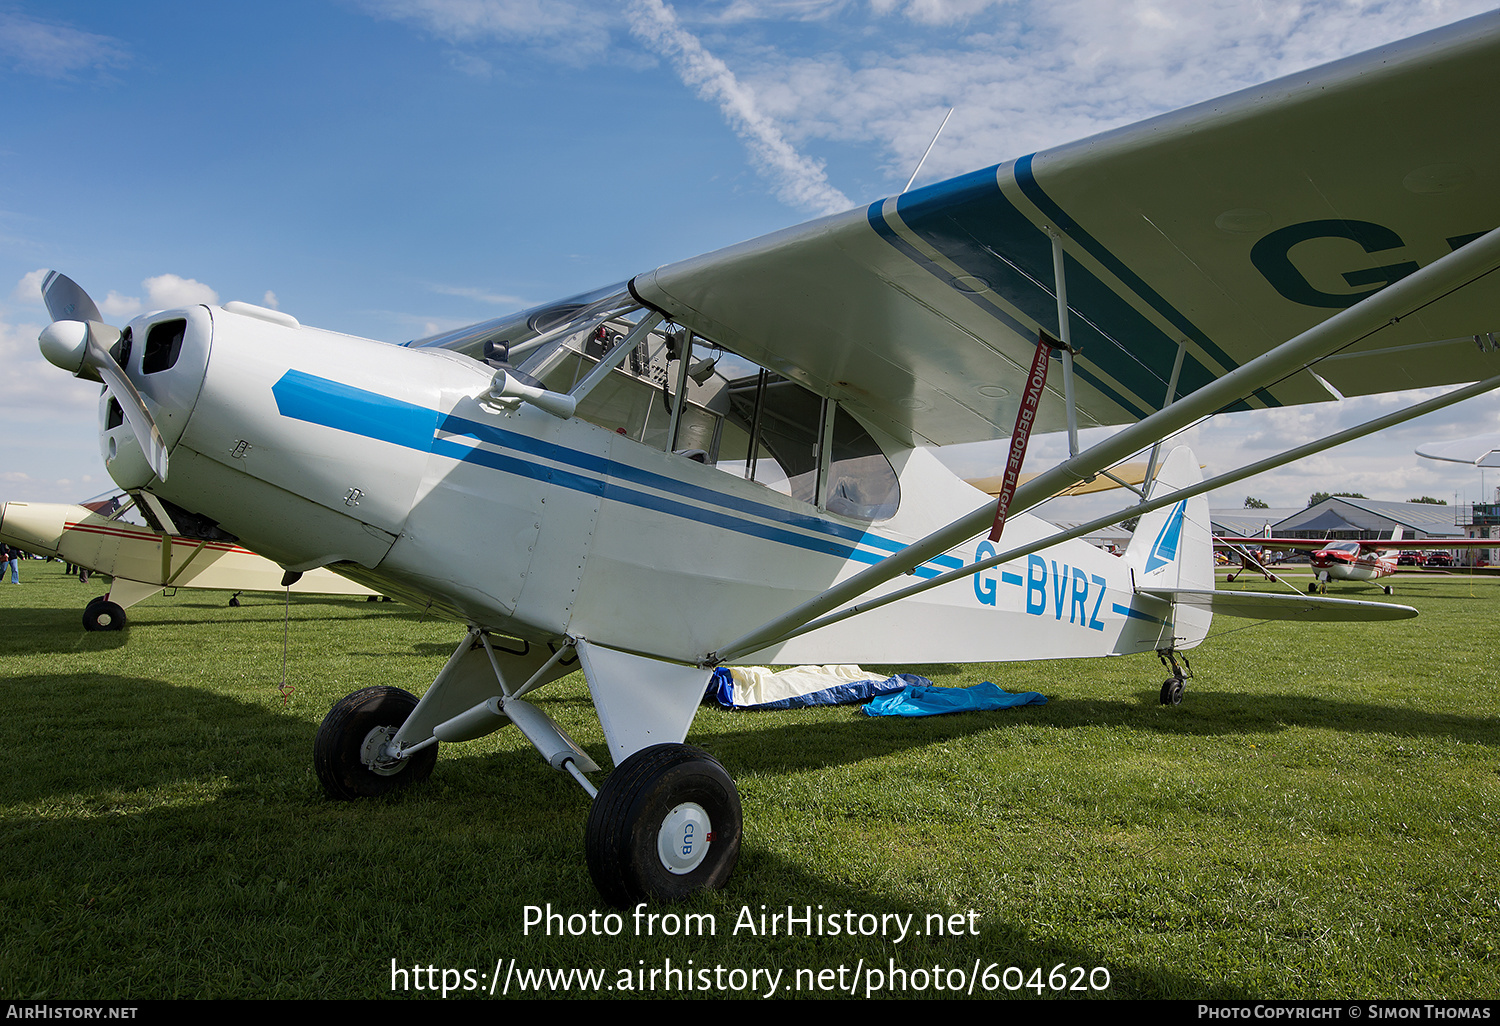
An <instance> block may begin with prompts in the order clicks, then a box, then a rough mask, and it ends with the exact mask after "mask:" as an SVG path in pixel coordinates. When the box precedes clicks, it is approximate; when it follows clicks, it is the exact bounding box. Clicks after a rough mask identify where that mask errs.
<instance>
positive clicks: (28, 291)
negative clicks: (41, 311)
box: [10, 267, 47, 306]
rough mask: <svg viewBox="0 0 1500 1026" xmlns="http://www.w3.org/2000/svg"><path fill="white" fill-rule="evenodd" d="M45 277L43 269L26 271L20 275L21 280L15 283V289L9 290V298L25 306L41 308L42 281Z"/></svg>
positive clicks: (45, 272) (45, 273)
mask: <svg viewBox="0 0 1500 1026" xmlns="http://www.w3.org/2000/svg"><path fill="white" fill-rule="evenodd" d="M46 277H47V269H46V268H45V267H42V268H38V269H37V270H35V271H27V272H26V273H25V274H23V275H21V280H20V281H18V282H16V287H15V288H14V289H12V290H11V293H10V298H11V299H12V300H14V301H15V302H17V303H25V304H26V305H27V306H41V305H42V280H43V279H44V278H46Z"/></svg>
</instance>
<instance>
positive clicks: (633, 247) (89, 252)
mask: <svg viewBox="0 0 1500 1026" xmlns="http://www.w3.org/2000/svg"><path fill="white" fill-rule="evenodd" d="M1488 6H1489V5H1487V4H1485V3H1477V2H1462V0H1420V2H1418V0H1413V2H1396V0H1390V2H1311V0H1307V2H1293V0H1261V2H1259V3H1253V4H1252V3H1246V2H1244V0H1233V2H1230V0H1195V2H1186V0H1157V2H1153V3H1146V2H1138V0H1113V2H1110V0H1052V2H1046V3H1043V2H1030V0H727V2H723V0H716V2H704V3H696V4H688V3H678V4H667V3H664V2H662V0H630V2H623V3H597V2H593V0H298V2H294V3H285V2H277V0H263V2H260V3H257V4H254V5H229V4H217V3H211V4H204V3H197V2H186V0H184V2H165V0H158V2H152V0H142V2H138V3H134V4H111V3H98V2H93V3H84V2H68V0H47V2H45V3H43V2H28V0H0V96H3V102H0V368H3V370H4V386H3V388H0V438H3V441H4V444H3V450H0V451H3V453H4V459H3V463H0V499H23V500H31V501H76V500H78V499H81V498H83V497H85V496H88V495H92V494H95V493H97V492H100V491H103V490H105V489H106V488H108V487H109V486H110V485H109V481H108V477H107V475H106V474H105V473H104V470H103V466H102V463H101V461H100V458H99V456H98V451H97V444H96V440H95V427H94V416H95V414H94V406H95V398H96V395H97V386H90V385H87V384H85V383H81V382H75V381H70V380H69V379H67V378H66V376H64V375H63V374H61V373H59V372H57V371H55V370H54V369H52V368H50V367H49V366H47V365H45V364H44V363H43V362H42V360H41V358H40V356H39V354H38V352H37V348H36V335H37V332H38V331H39V330H40V329H41V328H42V326H43V325H44V324H45V323H46V320H47V317H46V311H45V310H44V309H43V307H42V305H41V301H40V296H39V294H37V292H36V282H37V279H38V274H37V272H38V271H40V270H42V269H45V268H57V269H59V270H62V271H64V272H65V273H67V274H68V275H69V276H71V277H73V278H74V279H75V280H77V281H78V282H79V283H80V284H81V285H83V286H84V288H86V289H87V290H88V291H89V292H90V294H92V295H93V296H94V298H95V299H96V301H98V302H99V303H100V305H101V307H102V308H103V309H104V311H105V313H106V314H107V315H108V316H110V317H111V318H113V319H115V322H116V323H123V322H124V321H125V320H127V319H129V317H130V316H133V315H134V314H136V313H140V312H143V311H145V310H149V309H155V308H160V307H163V306H170V305H177V304H179V303H181V302H185V301H189V302H190V301H202V300H208V301H210V302H213V301H228V300H230V299H243V300H247V301H250V302H256V303H263V304H268V305H275V306H278V307H279V308H281V309H283V310H286V311H287V312H289V313H292V314H294V315H295V316H297V317H298V318H299V319H300V320H302V321H303V322H304V323H308V324H314V325H317V326H320V327H327V328H333V329H336V330H340V331H346V332H349V333H351V334H356V335H362V336H367V337H370V338H375V339H381V340H385V341H392V342H401V341H405V340H407V339H409V338H413V337H419V336H421V335H424V334H428V333H430V332H432V331H436V330H440V329H443V328H449V327H456V326H459V325H462V324H467V323H471V322H473V321H477V320H482V319H485V318H489V317H494V316H497V315H500V314H503V313H507V312H509V311H512V310H515V309H518V308H520V307H523V306H528V305H532V304H534V303H538V302H543V301H546V300H550V299H555V298H558V297H561V296H565V295H569V294H572V293H576V292H580V291H583V290H585V289H590V288H593V287H595V286H598V285H602V284H606V283H609V282H612V281H617V280H620V279H623V278H627V277H629V276H630V275H632V274H636V273H639V272H641V271H644V270H647V269H649V268H651V267H654V266H656V265H659V264H662V263H665V262H668V261H671V260H676V259H681V258H684V257H688V256H692V255H694V254H697V253H701V252H705V251H708V250H711V249H715V248H717V247H719V246H723V245H727V244H730V243H733V242H737V241H740V240H742V239H746V238H751V237H753V236H756V235H760V234H764V233H765V232H768V231H772V230H775V229H777V228H781V227H785V226H787V225H790V224H795V223H797V222H799V221H803V220H806V219H808V218H810V217H813V216H816V215H818V214H821V213H825V212H829V211H832V210H837V209H844V208H847V207H848V206H852V205H856V204H863V203H866V202H869V201H871V200H874V199H877V198H879V197H881V196H885V195H889V194H892V193H895V192H898V191H899V190H900V189H901V187H902V186H903V185H904V184H905V181H906V179H907V177H908V175H910V173H911V171H912V169H913V168H914V167H915V166H916V163H917V160H918V158H919V157H920V156H921V154H922V151H923V150H924V149H925V148H926V146H927V144H928V141H929V140H930V138H931V136H932V133H933V131H934V130H935V129H936V128H937V126H938V124H939V122H940V121H941V120H942V117H943V114H944V112H946V111H947V109H948V108H949V107H956V108H957V110H956V113H955V114H954V116H953V118H952V120H951V122H950V123H949V125H948V127H947V128H946V129H945V131H944V133H943V136H942V137H941V139H940V140H939V143H938V145H937V147H936V148H935V149H934V151H933V154H932V156H931V157H930V158H929V159H928V162H927V164H926V165H925V166H924V168H923V172H922V177H921V179H920V180H921V181H932V180H936V179H938V178H942V177H947V176H949V175H952V174H958V173H961V172H964V171H969V170H973V169H975V168H978V167H983V166H987V165H990V164H994V163H996V162H998V161H1001V160H1005V159H1009V158H1012V157H1016V156H1020V155H1023V154H1025V153H1029V152H1032V151H1035V150H1037V149H1041V148H1043V147H1046V146H1049V145H1053V144H1058V143H1062V142H1067V141H1069V140H1072V139H1075V138H1079V137H1082V136H1085V135H1088V134H1091V133H1092V132H1095V131H1099V130H1102V129H1105V128H1109V127H1114V126H1117V125H1121V124H1127V123H1130V122H1132V121H1136V120H1139V119H1141V118H1143V117H1147V116H1150V115H1152V114H1156V113H1160V112H1162V111H1164V110H1169V109H1173V108H1176V107H1180V106H1183V105H1185V104H1188V103H1193V102H1196V101H1199V100H1204V99H1208V98H1210V97H1213V96H1216V95H1220V94H1222V93H1226V92H1229V91H1232V90H1234V89H1237V88H1240V87H1242V86H1245V85H1249V84H1252V83H1255V82H1258V81H1263V80H1265V79H1268V78H1272V77H1275V76H1277V75H1280V74H1285V73H1288V72H1291V71H1295V70H1298V69H1300V68H1304V67H1309V66H1312V65H1314V64H1318V63H1322V62H1324V61H1327V60H1330V59H1333V58H1336V57H1340V56H1344V55H1347V54H1350V53H1355V52H1358V51H1360V50H1363V49H1367V48H1369V47H1371V46H1374V45H1378V44H1380V43H1383V42H1389V41H1391V40H1395V39H1399V38H1402V37H1404V36H1407V35H1411V34H1414V33H1416V32H1419V31H1423V30H1425V29H1428V28H1434V27H1437V26H1439V25H1444V24H1447V23H1449V22H1453V21H1457V20H1459V19H1460V18H1463V17H1467V16H1469V15H1472V14H1475V13H1479V12H1480V11H1483V10H1485V9H1487V7H1488ZM1385 402H1389V400H1379V399H1369V400H1361V401H1356V402H1346V403H1342V404H1328V405H1326V406H1324V407H1319V408H1316V409H1312V410H1297V411H1276V412H1275V413H1268V414H1264V415H1253V416H1252V415H1246V416H1243V417H1234V418H1220V421H1219V422H1215V423H1211V424H1209V425H1206V426H1204V427H1200V428H1198V429H1196V430H1195V436H1194V437H1193V438H1192V439H1191V441H1193V442H1194V443H1195V445H1196V447H1197V448H1198V450H1199V454H1200V459H1201V460H1202V461H1203V462H1206V463H1208V464H1209V465H1210V470H1211V471H1222V470H1225V469H1228V468H1229V467H1230V466H1232V465H1237V464H1238V462H1240V461H1242V460H1252V459H1257V458H1260V457H1262V456H1264V455H1267V454H1269V453H1270V452H1271V451H1273V447H1274V448H1276V449H1279V448H1283V447H1286V446H1288V445H1291V444H1295V443H1296V442H1299V441H1303V440H1306V439H1307V438H1310V437H1313V436H1314V435H1315V434H1318V433H1326V432H1328V431H1332V430H1336V429H1338V428H1340V427H1343V426H1347V425H1348V424H1350V423H1354V422H1355V421H1357V420H1359V419H1363V418H1364V417H1367V416H1371V415H1374V413H1375V412H1379V411H1381V410H1383V409H1384V407H1383V405H1382V404H1383V403H1385ZM1497 429H1500V399H1496V398H1495V397H1493V396H1492V397H1486V398H1485V399H1483V400H1481V401H1479V402H1476V403H1470V404H1467V405H1465V406H1462V407H1458V408H1456V409H1455V410H1454V411H1451V412H1448V413H1444V414H1438V415H1434V417H1431V418H1426V419H1424V420H1423V421H1420V422H1417V423H1416V424H1415V425H1414V426H1409V427H1406V428H1404V429H1401V430H1400V431H1398V432H1393V433H1387V434H1386V435H1385V436H1382V438H1381V439H1380V440H1379V441H1372V442H1367V443H1363V444H1356V445H1354V446H1349V447H1345V448H1344V449H1341V450H1338V451H1336V452H1334V453H1331V454H1328V455H1327V456H1324V457H1321V458H1318V459H1315V460H1311V461H1307V462H1306V463H1305V464H1304V465H1301V466H1299V467H1296V468H1291V469H1288V470H1285V471H1281V472H1277V473H1275V474H1272V475H1266V476H1264V477H1262V478H1259V479H1256V480H1253V481H1250V482H1246V483H1244V484H1243V485H1240V486H1237V487H1236V489H1235V490H1234V494H1232V495H1219V496H1215V497H1214V500H1213V501H1214V502H1215V504H1216V505H1236V506H1237V505H1239V504H1240V503H1241V502H1242V501H1243V497H1244V495H1245V494H1253V495H1257V496H1259V497H1261V498H1263V499H1265V500H1266V501H1268V502H1271V504H1272V505H1301V504H1302V503H1303V502H1305V500H1306V497H1307V495H1308V494H1309V493H1310V492H1312V491H1315V490H1338V491H1361V492H1364V493H1365V494H1367V495H1370V496H1372V497H1375V498H1383V499H1405V498H1409V497H1411V496H1415V495H1420V494H1430V495H1435V496H1438V497H1443V498H1447V499H1448V500H1449V501H1450V502H1451V501H1452V500H1453V498H1454V495H1455V493H1458V494H1459V496H1460V497H1461V498H1463V499H1466V500H1473V499H1475V498H1478V497H1479V493H1480V478H1479V472H1478V471H1475V470H1472V469H1468V470H1465V469H1463V468H1459V467H1455V466H1451V465H1447V464H1437V463H1433V462H1431V461H1425V460H1419V459H1418V458H1417V457H1415V456H1413V455H1411V451H1412V449H1414V448H1415V447H1416V446H1417V445H1419V444H1422V443H1423V442H1426V441H1430V440H1433V439H1435V438H1449V437H1457V436H1460V435H1465V434H1475V433H1479V432H1481V431H1494V430H1497ZM1061 451H1062V450H1061V445H1060V443H1059V441H1058V440H1056V439H1042V440H1038V441H1037V442H1035V443H1034V444H1033V449H1032V453H1033V455H1032V460H1031V462H1032V463H1039V462H1040V461H1042V460H1044V459H1045V458H1046V457H1047V456H1049V455H1057V454H1060V453H1061ZM951 458H952V459H954V460H956V461H957V464H956V465H958V466H959V468H960V469H961V470H962V471H963V472H965V473H968V474H973V475H980V474H988V473H994V472H996V469H997V467H998V460H996V459H995V458H994V457H993V451H992V450H987V449H980V450H975V449H973V448H968V449H966V450H965V451H963V452H961V453H954V454H951ZM1030 469H1034V466H1033V467H1031V468H1030ZM1491 477H1492V478H1494V477H1496V475H1494V474H1493V473H1492V474H1491ZM1486 484H1487V485H1489V487H1490V489H1491V490H1493V486H1494V485H1495V484H1500V480H1489V481H1487V482H1486Z"/></svg>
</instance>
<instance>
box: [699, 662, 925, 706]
mask: <svg viewBox="0 0 1500 1026" xmlns="http://www.w3.org/2000/svg"><path fill="white" fill-rule="evenodd" d="M931 683H932V681H930V680H928V679H927V678H926V677H918V676H917V675H916V674H914V673H898V674H896V676H894V677H887V678H885V679H884V680H880V679H877V678H873V677H871V676H870V674H868V673H866V672H865V671H864V670H861V669H860V668H859V667H858V666H854V665H852V664H844V665H829V666H794V667H792V668H791V669H788V670H778V671H774V672H773V671H772V670H769V669H767V668H766V667H764V666H721V667H719V668H718V669H717V670H715V671H714V675H713V679H712V680H710V681H709V685H708V694H707V695H705V696H704V700H705V701H712V702H717V703H718V704H719V705H721V706H723V707H724V708H725V709H800V708H804V707H806V706H811V705H853V704H856V703H858V702H865V701H868V700H869V699H871V698H874V697H875V696H877V695H885V694H890V693H892V692H896V691H900V690H901V689H902V688H904V687H908V686H911V685H931Z"/></svg>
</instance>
